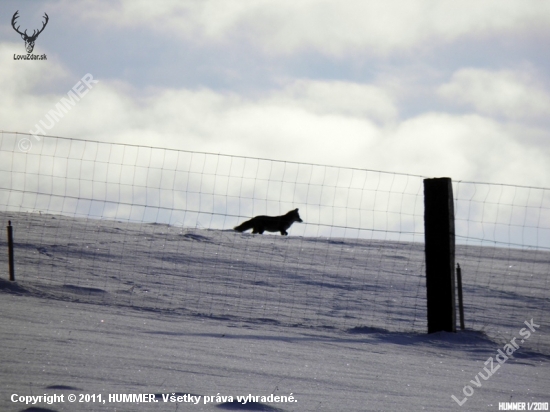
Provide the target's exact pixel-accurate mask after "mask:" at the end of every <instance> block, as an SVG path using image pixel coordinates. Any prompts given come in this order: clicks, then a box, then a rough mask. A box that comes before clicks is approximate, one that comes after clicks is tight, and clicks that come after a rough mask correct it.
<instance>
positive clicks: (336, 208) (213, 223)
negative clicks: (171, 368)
mask: <svg viewBox="0 0 550 412" xmlns="http://www.w3.org/2000/svg"><path fill="white" fill-rule="evenodd" d="M30 138H31V137H30V135H27V134H21V133H11V132H0V223H2V224H4V223H7V220H8V219H11V220H12V221H13V222H14V223H15V224H17V227H16V233H17V235H16V236H17V240H18V248H19V250H18V251H17V256H18V262H17V264H18V265H19V267H20V268H22V269H23V270H24V271H25V276H24V279H28V281H29V282H31V283H29V285H28V287H29V288H30V289H32V290H34V291H35V292H36V293H39V294H48V295H53V296H56V297H59V298H68V299H74V300H79V301H86V302H92V303H93V302H100V303H103V304H117V305H123V306H124V305H126V306H138V307H147V308H149V309H159V310H161V309H162V310H182V311H188V312H190V313H195V314H203V315H204V314H207V315H209V316H229V317H234V318H235V319H251V318H254V319H256V318H258V317H259V315H258V313H259V312H258V310H259V311H260V312H261V314H262V316H263V318H264V319H265V318H269V319H271V320H272V321H277V322H281V323H283V324H304V325H324V326H335V325H336V326H338V327H349V328H360V327H363V326H366V327H377V328H383V329H385V330H397V331H404V330H415V331H425V325H426V301H425V278H424V250H423V241H424V222H423V213H424V209H423V206H424V202H423V179H424V177H423V176H419V175H409V174H402V173H390V172H382V171H375V170H366V169H358V168H344V167H337V166H328V165H321V164H314V163H298V162H287V161H281V160H271V159H265V158H251V157H244V156H232V155H226V154H216V153H200V152H192V151H185V150H175V149H163V148H159V147H152V146H148V147H147V146H138V145H131V144H121V143H104V142H94V141H87V140H79V139H71V138H62V137H52V136H44V137H43V138H42V139H41V141H40V142H34V143H33V145H32V147H31V148H30V150H29V151H27V152H22V151H20V150H19V149H18V147H19V146H18V142H19V141H20V140H21V139H30ZM25 147H26V146H25ZM453 191H454V194H455V207H454V209H455V222H456V237H457V245H458V246H457V262H459V263H460V265H461V267H462V269H463V283H464V288H465V293H464V301H465V313H466V326H467V327H472V328H474V329H478V330H479V329H481V330H486V331H494V330H498V331H499V332H498V333H502V332H501V331H502V330H504V329H505V330H508V329H509V330H512V328H513V329H515V326H516V324H514V322H515V321H516V320H517V319H516V317H517V318H518V319H519V318H521V316H524V317H526V316H527V315H526V313H525V308H529V310H531V311H534V313H535V317H537V316H539V315H542V313H543V312H541V311H542V310H547V309H548V299H547V298H545V297H544V296H543V295H544V293H546V294H547V291H548V284H549V281H548V279H549V272H550V270H549V266H550V259H549V258H548V256H549V252H548V251H549V250H550V194H549V193H548V191H549V189H545V188H536V187H528V186H525V187H524V186H514V185H505V184H504V185H498V184H487V183H479V182H464V181H453ZM294 208H299V210H300V215H301V217H302V219H303V220H304V223H301V224H300V223H296V224H294V225H293V226H292V228H291V229H290V230H289V232H290V237H289V238H282V237H280V236H277V237H273V236H270V235H264V236H261V237H260V236H250V235H241V234H237V233H235V232H233V231H232V230H231V229H232V228H233V227H234V226H235V225H237V224H238V223H240V222H242V221H243V220H245V219H248V218H250V217H252V216H255V215H260V214H267V215H280V214H283V213H285V212H287V211H288V210H291V209H294ZM496 246H498V247H496ZM0 256H2V255H1V254H0ZM2 259H3V257H2ZM20 270H21V269H20ZM19 279H21V277H19ZM526 282H527V283H526ZM524 285H529V286H530V287H531V289H529V287H526V286H524ZM33 288H38V289H33ZM30 289H29V290H30ZM144 290H148V291H149V292H144ZM495 293H496V294H497V295H498V296H500V298H499V299H500V300H498V299H496V298H494V296H493V294H495ZM506 294H508V295H506ZM510 294H513V295H514V296H515V298H516V300H515V301H514V302H512V303H510V302H507V304H509V306H510V311H511V312H513V313H514V316H512V317H511V319H513V321H512V320H510V321H509V322H508V321H507V322H500V323H499V322H497V321H495V320H494V319H491V316H493V317H494V316H495V313H498V306H499V305H501V304H502V299H503V296H511V295H510ZM182 302H184V303H182ZM534 302H536V303H537V304H538V307H537V306H536V305H535V304H534ZM258 308H261V310H260V309H258ZM495 308H496V309H495ZM495 311H496V312H495ZM523 320H525V319H522V320H521V322H519V323H518V324H521V323H522V322H523ZM503 328H504V329H503ZM492 333H493V332H492ZM498 333H496V332H494V333H493V335H495V334H496V335H498Z"/></svg>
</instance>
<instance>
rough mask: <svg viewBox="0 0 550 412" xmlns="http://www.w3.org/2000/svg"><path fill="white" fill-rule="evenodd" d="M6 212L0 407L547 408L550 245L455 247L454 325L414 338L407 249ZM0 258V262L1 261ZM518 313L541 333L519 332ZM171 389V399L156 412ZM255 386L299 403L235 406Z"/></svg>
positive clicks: (422, 322)
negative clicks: (10, 240) (132, 397)
mask: <svg viewBox="0 0 550 412" xmlns="http://www.w3.org/2000/svg"><path fill="white" fill-rule="evenodd" d="M8 219H9V220H11V221H12V224H13V225H14V231H15V241H16V250H15V253H16V280H17V281H16V282H15V283H10V282H8V281H7V280H2V281H0V297H1V298H0V302H1V303H0V304H1V305H2V318H1V320H0V325H1V326H0V327H1V330H2V335H1V336H2V347H3V350H2V354H1V355H0V360H1V363H2V365H3V366H2V368H1V370H0V377H1V382H2V398H1V399H2V400H1V401H0V403H1V405H2V406H1V408H2V410H6V411H22V410H31V409H26V408H30V407H33V405H24V404H21V403H13V402H11V401H10V397H11V396H12V395H13V394H19V395H37V394H39V395H44V394H53V393H57V394H65V395H68V394H69V393H75V394H102V395H103V398H104V399H105V398H106V399H108V394H124V393H127V394H139V393H150V394H154V395H155V396H154V399H155V400H156V401H158V402H156V403H155V404H154V405H152V404H148V403H140V404H136V403H123V402H118V403H117V402H112V403H110V402H106V403H105V404H103V403H102V404H101V405H100V404H99V403H95V404H94V403H92V402H89V403H79V404H78V405H75V404H70V403H68V402H63V403H60V402H58V403H55V404H52V405H48V404H47V403H43V402H42V403H39V404H37V405H34V407H35V408H41V409H34V410H41V411H48V410H53V411H61V410H71V411H72V410H98V411H99V410H101V411H103V410H106V411H107V410H112V411H115V410H117V411H121V410H123V411H126V410H128V411H130V410H144V411H145V410H155V411H156V410H159V411H160V410H167V411H174V410H220V409H222V410H223V409H227V410H270V411H274V410H281V411H317V410H327V411H335V410H346V411H375V410H380V411H382V410H384V411H388V410H389V411H394V410H395V411H399V410H480V411H481V410H483V411H485V410H498V404H499V402H511V401H513V402H516V401H517V402H520V401H523V402H548V401H550V398H549V396H548V393H547V388H548V387H550V367H549V364H548V361H549V360H550V333H549V332H548V331H549V330H550V325H549V324H548V313H549V303H548V302H549V299H548V290H549V285H548V269H549V267H550V253H548V252H542V251H525V250H520V249H517V250H514V249H499V248H487V247H486V248H481V247H473V246H459V247H458V250H457V261H458V262H460V264H461V266H462V268H463V274H464V295H465V312H466V316H465V317H466V326H467V331H465V332H459V333H456V334H448V333H438V334H433V335H427V334H425V331H426V298H425V279H424V249H423V244H421V243H413V242H396V241H381V240H369V239H347V238H311V237H299V236H292V230H290V236H289V237H282V236H273V235H263V236H259V235H251V234H240V233H236V232H233V231H227V230H208V229H191V228H182V227H176V226H168V225H160V224H138V223H127V222H118V221H108V220H94V219H78V218H71V217H64V216H59V215H47V214H33V213H26V214H25V213H2V214H0V223H1V224H2V225H3V226H4V227H5V226H6V224H7V221H8ZM2 247H3V248H4V249H5V242H3V244H2ZM0 260H2V263H1V264H2V265H3V266H4V267H7V256H6V253H3V254H1V255H0ZM6 278H7V277H6ZM6 278H5V279H6ZM531 319H533V323H534V324H536V325H539V327H537V328H535V330H534V331H532V333H530V336H529V337H528V338H525V336H524V335H521V336H520V330H521V329H522V328H526V324H525V323H524V322H525V321H530V320H531ZM514 337H517V343H518V348H516V350H515V351H514V353H513V355H511V356H509V359H508V360H507V361H506V362H505V363H504V364H502V365H501V367H500V368H499V370H498V371H496V372H495V374H494V375H493V376H489V377H488V378H487V380H485V379H484V378H483V376H487V373H486V372H484V369H483V368H484V367H486V366H485V364H484V363H485V362H486V361H487V359H488V358H489V357H493V358H494V357H495V356H496V355H497V354H498V352H497V351H498V350H499V349H503V347H504V345H506V344H507V343H509V342H510V340H511V339H513V338H514ZM520 337H524V338H525V339H523V340H524V341H523V342H522V343H519V338H520ZM480 372H481V374H482V375H483V376H481V380H480V378H479V375H478V373H480ZM476 376H477V380H476ZM471 380H473V381H474V383H472V382H470V381H471ZM478 382H479V385H478V384H477V383H478ZM467 385H469V386H470V387H471V388H472V390H473V393H472V394H470V396H467V395H465V394H464V393H463V388H464V387H465V386H467ZM468 391H469V390H468V389H466V393H469V392H468ZM172 393H175V394H176V398H174V399H176V400H177V396H178V395H179V396H180V399H179V402H170V401H169V400H168V401H166V402H165V399H168V397H167V394H170V395H171V394H172ZM163 394H164V395H165V397H163V396H162V395H163ZM186 394H193V396H201V401H200V402H199V403H198V404H196V405H195V404H193V402H189V399H191V398H190V397H189V396H184V395H186ZM217 394H219V398H218V399H216V395H217ZM270 394H273V395H276V396H285V397H287V398H285V399H288V397H289V396H290V395H291V394H292V397H293V399H294V400H296V402H267V401H265V402H261V398H253V397H249V400H254V399H257V400H258V401H257V402H247V403H246V404H243V402H238V401H237V398H236V397H237V396H245V397H246V396H247V395H254V396H268V395H270ZM452 395H455V397H456V398H457V399H458V400H459V401H462V400H463V399H466V401H465V403H463V406H462V407H460V406H459V405H458V403H457V402H456V401H455V400H453V398H452V397H451V396H452ZM205 396H212V402H208V403H206V404H205V403H204V397H205ZM222 396H224V397H225V398H222ZM230 396H231V397H233V399H231V398H229V397H230ZM113 399H116V398H113ZM193 399H195V398H193ZM271 399H273V398H271ZM251 408H252V409H251Z"/></svg>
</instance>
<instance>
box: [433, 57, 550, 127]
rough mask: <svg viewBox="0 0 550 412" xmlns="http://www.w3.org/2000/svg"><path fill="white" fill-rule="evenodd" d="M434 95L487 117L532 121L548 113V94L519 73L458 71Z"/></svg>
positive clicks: (530, 78)
mask: <svg viewBox="0 0 550 412" xmlns="http://www.w3.org/2000/svg"><path fill="white" fill-rule="evenodd" d="M438 94H439V95H440V96H442V97H444V98H445V99H447V100H449V101H451V102H454V103H457V104H462V105H467V106H470V107H472V108H473V109H475V110H476V111H478V112H479V113H483V114H487V115H490V116H504V117H506V118H509V119H533V118H546V117H547V116H548V113H550V94H549V93H548V92H546V91H545V90H544V88H543V86H542V85H541V82H540V81H538V80H537V79H536V78H534V77H533V76H532V75H530V74H529V73H525V72H521V71H513V70H499V71H491V70H484V69H473V68H467V69H460V70H458V71H457V72H455V73H454V74H453V76H452V78H451V81H450V82H449V83H447V84H444V85H442V86H440V87H439V89H438Z"/></svg>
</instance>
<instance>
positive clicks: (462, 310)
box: [456, 263, 464, 330]
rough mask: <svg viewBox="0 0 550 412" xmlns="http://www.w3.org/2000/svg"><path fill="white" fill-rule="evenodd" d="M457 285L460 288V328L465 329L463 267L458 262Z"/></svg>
mask: <svg viewBox="0 0 550 412" xmlns="http://www.w3.org/2000/svg"><path fill="white" fill-rule="evenodd" d="M456 287H457V289H458V314H459V315H460V330H464V305H463V303H462V302H463V301H462V269H461V268H460V265H459V264H458V263H457V264H456Z"/></svg>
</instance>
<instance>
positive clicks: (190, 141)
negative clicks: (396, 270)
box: [0, 43, 550, 186]
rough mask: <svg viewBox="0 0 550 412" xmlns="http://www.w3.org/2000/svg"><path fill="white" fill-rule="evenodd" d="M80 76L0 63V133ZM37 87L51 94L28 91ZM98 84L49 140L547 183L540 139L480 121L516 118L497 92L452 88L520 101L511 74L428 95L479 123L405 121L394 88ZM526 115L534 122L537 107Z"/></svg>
mask: <svg viewBox="0 0 550 412" xmlns="http://www.w3.org/2000/svg"><path fill="white" fill-rule="evenodd" d="M18 46H20V45H19V44H11V43H10V44H5V43H4V44H2V45H0V54H6V53H7V54H8V55H11V54H12V53H13V52H14V50H15V49H19V47H18ZM37 67H40V71H39V72H37V71H36V70H37V69H36V68H37ZM84 74H85V73H79V74H73V73H70V72H69V71H68V70H67V69H66V68H65V67H64V66H61V65H57V64H54V63H53V62H52V63H51V64H50V65H47V66H46V65H43V66H39V65H37V64H33V65H29V64H21V62H12V63H10V64H6V65H3V66H1V67H0V86H2V89H3V90H4V93H2V94H1V95H0V103H1V104H2V107H3V108H4V110H3V111H2V112H0V124H1V125H2V129H4V130H13V131H19V132H27V131H29V130H31V129H33V128H34V125H35V124H36V123H37V122H38V121H39V120H41V119H43V118H44V116H45V114H46V113H47V112H48V110H50V109H52V108H54V106H55V104H56V103H57V102H59V100H60V99H61V97H63V96H66V93H67V92H68V91H69V90H70V88H72V87H73V86H74V85H75V83H76V82H77V81H78V80H79V79H80V78H81V77H82V76H83V75H84ZM92 75H94V78H96V76H95V74H94V73H92ZM44 79H48V80H49V81H51V82H53V83H55V84H56V86H55V88H54V89H55V90H61V91H59V92H52V91H51V90H49V91H48V92H47V93H40V92H37V90H38V89H40V87H42V86H41V84H42V82H43V81H44ZM97 79H98V80H100V82H99V83H98V84H96V85H95V86H94V88H93V89H92V90H90V92H89V93H88V94H87V95H86V96H85V97H84V98H83V99H82V100H81V101H79V102H78V104H76V105H75V107H73V108H72V109H71V110H70V111H69V112H68V113H67V114H66V115H65V116H64V117H63V118H62V119H60V120H59V122H57V123H56V125H55V126H54V128H52V129H51V130H49V131H48V133H49V134H51V135H58V136H65V137H71V138H84V139H91V140H101V141H106V142H124V143H131V144H138V145H145V146H159V147H169V148H175V149H183V150H195V151H206V152H213V153H229V154H237V155H244V156H253V157H262V158H272V159H282V160H288V161H297V162H310V163H319V164H332V165H342V166H351V167H357V168H362V169H372V170H383V171H395V172H402V173H411V174H421V175H424V176H450V177H452V178H454V179H461V180H484V181H493V182H508V183H516V184H531V185H541V186H547V185H548V184H547V181H545V177H547V176H549V175H550V170H549V167H550V166H548V165H550V161H549V158H550V153H549V152H548V150H547V149H544V147H548V146H547V145H546V146H543V145H542V144H529V143H526V142H525V136H528V135H530V136H533V139H536V140H541V141H542V140H544V141H547V140H548V139H547V132H546V131H545V130H544V129H541V128H537V127H535V126H532V125H530V124H526V125H524V124H523V123H521V122H517V123H515V124H514V125H513V127H511V126H510V125H509V124H508V123H505V122H502V120H501V119H500V120H499V118H495V117H491V116H488V115H487V114H491V113H495V112H496V113H501V112H503V111H504V110H508V111H510V110H511V111H512V112H514V110H516V109H508V108H507V107H508V106H506V105H504V102H503V101H504V99H503V98H502V97H501V96H499V95H498V93H499V92H500V90H501V88H500V86H499V87H496V86H495V87H493V89H492V90H494V92H495V93H497V94H496V96H492V97H491V98H490V99H489V98H488V102H484V101H483V98H482V97H479V96H477V93H478V92H477V91H476V90H477V89H475V88H472V87H470V86H468V87H466V88H464V87H459V86H461V85H462V84H463V83H464V82H465V84H466V85H469V84H470V83H474V84H477V83H476V81H480V79H484V81H483V82H482V83H487V82H489V83H490V82H491V79H493V81H495V82H497V84H500V83H499V82H501V83H503V84H511V85H516V86H517V85H518V84H519V85H523V86H524V87H526V86H525V85H527V86H529V85H531V86H529V87H531V88H529V87H528V88H527V89H526V90H527V92H524V94H522V96H527V95H529V94H530V93H531V94H532V93H534V91H535V90H534V89H533V88H532V84H535V83H530V81H531V80H529V81H527V80H525V78H523V77H522V76H520V75H518V74H517V73H516V72H511V73H510V72H506V71H505V72H496V73H492V72H484V71H482V70H481V71H480V70H478V69H475V70H474V69H468V70H465V71H458V72H457V73H456V74H455V76H453V78H452V79H451V81H450V82H449V83H448V84H446V85H443V86H441V87H440V88H439V89H438V90H439V91H440V93H442V95H444V96H446V97H448V98H452V99H455V95H460V96H462V95H464V96H466V97H464V99H466V100H465V101H466V102H467V104H471V105H474V104H479V105H482V106H480V107H481V108H480V109H478V110H479V112H480V113H479V114H467V115H463V114H460V115H457V114H448V113H442V112H438V111H435V110H432V111H429V112H424V113H421V114H415V115H412V116H410V117H409V118H400V114H399V113H400V107H399V101H398V100H396V98H395V97H394V96H395V91H394V90H393V89H392V87H393V86H392V85H391V84H386V83H384V82H382V83H380V84H368V83H358V82H352V81H319V80H315V81H314V80H307V79H299V80H288V81H286V82H285V83H282V84H281V86H280V87H279V88H277V89H271V90H268V91H265V92H263V93H261V94H258V95H256V96H252V97H251V96H246V95H242V94H238V93H236V92H228V91H215V90H212V89H209V88H199V89H187V88H158V89H154V90H153V89H148V90H136V89H134V88H133V87H132V86H131V85H129V84H126V83H125V82H122V81H118V80H116V81H113V80H109V79H101V78H100V77H97ZM464 79H466V80H464ZM472 79H473V80H472ZM522 79H523V80H522ZM390 83H391V82H390ZM469 87H470V88H469ZM470 89H471V90H470ZM522 90H523V89H522ZM476 96H477V97H476ZM467 99H470V100H467ZM525 99H527V97H525ZM516 100H517V99H511V100H510V101H511V102H516V103H517V101H516ZM516 103H514V104H516ZM499 105H501V106H499ZM502 105H504V106H502ZM524 105H525V104H524ZM483 107H487V109H483V110H482V108H483ZM536 107H539V106H536ZM541 107H543V105H542V106H541ZM476 109H477V108H476ZM533 110H534V109H533ZM537 110H539V112H540V113H542V109H541V108H539V109H537ZM485 113H487V114H485ZM514 113H515V112H514Z"/></svg>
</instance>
